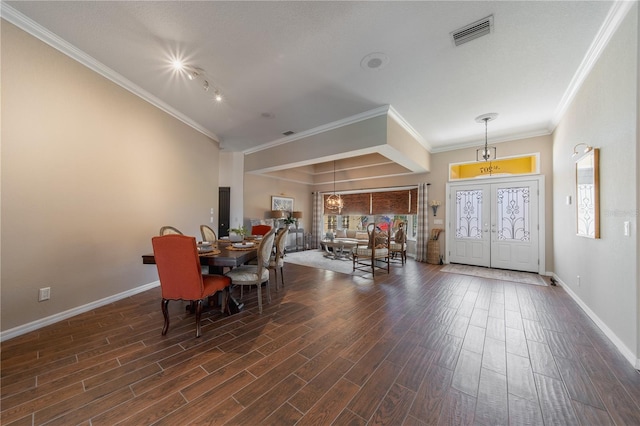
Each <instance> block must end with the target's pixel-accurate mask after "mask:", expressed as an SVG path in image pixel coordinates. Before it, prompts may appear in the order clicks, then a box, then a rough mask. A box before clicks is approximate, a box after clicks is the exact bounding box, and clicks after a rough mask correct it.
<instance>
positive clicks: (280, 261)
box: [269, 228, 289, 291]
mask: <svg viewBox="0 0 640 426" xmlns="http://www.w3.org/2000/svg"><path fill="white" fill-rule="evenodd" d="M288 236H289V228H283V229H282V230H280V232H278V235H276V242H275V244H274V246H275V249H276V251H275V253H274V254H273V256H271V259H270V260H269V269H271V270H273V273H274V275H275V280H276V291H278V268H279V269H280V280H282V287H283V288H284V251H285V247H286V245H287V237H288Z"/></svg>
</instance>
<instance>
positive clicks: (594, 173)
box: [576, 148, 600, 238]
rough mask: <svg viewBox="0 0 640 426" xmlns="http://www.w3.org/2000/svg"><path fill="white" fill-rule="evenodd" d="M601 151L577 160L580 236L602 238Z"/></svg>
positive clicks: (594, 151) (577, 202) (592, 151)
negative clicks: (599, 173)
mask: <svg viewBox="0 0 640 426" xmlns="http://www.w3.org/2000/svg"><path fill="white" fill-rule="evenodd" d="M599 151H600V150H599V149H598V148H594V149H592V150H591V151H589V152H587V153H586V154H585V155H584V156H582V157H580V158H579V159H578V160H576V210H577V214H578V216H577V219H578V236H580V237H587V238H600V184H599V178H598V157H599Z"/></svg>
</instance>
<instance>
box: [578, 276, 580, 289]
mask: <svg viewBox="0 0 640 426" xmlns="http://www.w3.org/2000/svg"><path fill="white" fill-rule="evenodd" d="M578 287H580V275H578Z"/></svg>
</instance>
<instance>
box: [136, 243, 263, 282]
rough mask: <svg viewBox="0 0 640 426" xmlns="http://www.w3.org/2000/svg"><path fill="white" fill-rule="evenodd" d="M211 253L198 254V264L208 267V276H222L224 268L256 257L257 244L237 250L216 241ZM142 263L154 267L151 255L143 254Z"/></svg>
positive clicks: (227, 244) (232, 266) (231, 245)
mask: <svg viewBox="0 0 640 426" xmlns="http://www.w3.org/2000/svg"><path fill="white" fill-rule="evenodd" d="M212 248H213V251H203V252H200V253H199V257H200V264H201V265H204V266H208V267H209V273H210V274H222V273H223V270H224V268H225V267H227V268H235V267H237V266H240V265H244V264H245V263H247V262H249V261H251V260H253V259H255V258H256V257H258V244H254V245H253V246H252V247H246V248H237V247H233V244H232V243H231V242H229V241H224V240H218V241H217V242H216V244H214V245H213V246H212ZM142 263H143V264H145V265H155V263H156V260H155V257H154V256H153V253H149V254H143V255H142Z"/></svg>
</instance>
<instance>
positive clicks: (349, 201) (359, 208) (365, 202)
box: [324, 188, 418, 215]
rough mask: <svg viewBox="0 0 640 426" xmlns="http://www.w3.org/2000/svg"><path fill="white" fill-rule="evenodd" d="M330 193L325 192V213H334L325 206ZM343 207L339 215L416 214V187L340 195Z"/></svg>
mask: <svg viewBox="0 0 640 426" xmlns="http://www.w3.org/2000/svg"><path fill="white" fill-rule="evenodd" d="M329 195H330V194H325V196H324V200H325V214H336V212H330V211H329V210H328V209H327V208H326V200H327V197H328V196H329ZM341 197H342V200H343V201H344V207H343V208H342V211H341V212H340V213H339V214H340V215H371V214H374V215H375V214H417V212H418V189H417V188H414V189H405V190H400V191H382V192H361V193H357V194H343V195H341Z"/></svg>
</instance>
